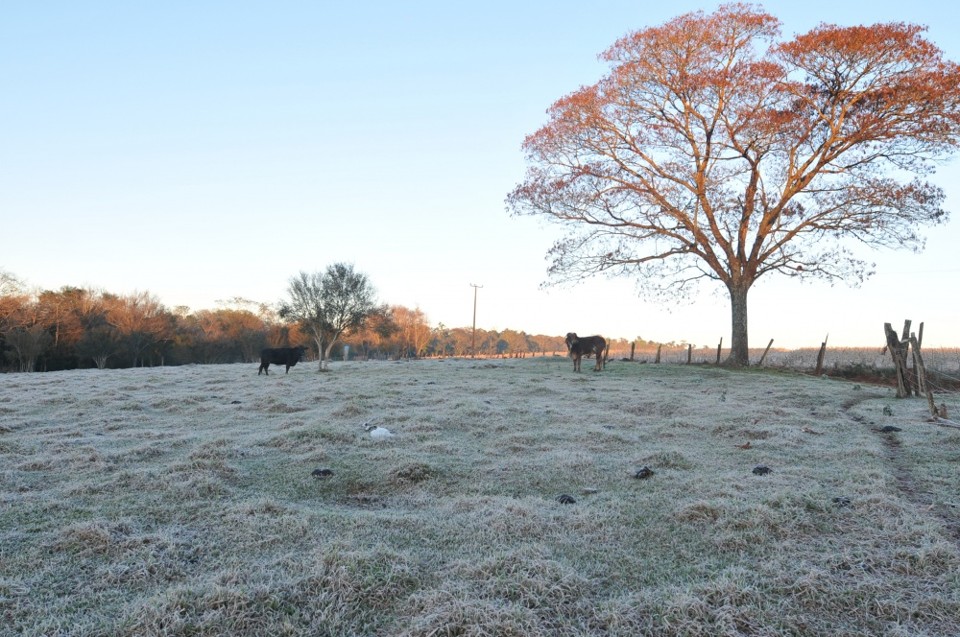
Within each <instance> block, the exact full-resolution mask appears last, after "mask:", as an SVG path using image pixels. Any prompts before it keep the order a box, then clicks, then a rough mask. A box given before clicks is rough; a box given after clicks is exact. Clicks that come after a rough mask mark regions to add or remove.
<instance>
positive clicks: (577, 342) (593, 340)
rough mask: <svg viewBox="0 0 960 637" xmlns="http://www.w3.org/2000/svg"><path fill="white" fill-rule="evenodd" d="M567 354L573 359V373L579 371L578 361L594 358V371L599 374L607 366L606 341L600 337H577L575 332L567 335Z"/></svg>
mask: <svg viewBox="0 0 960 637" xmlns="http://www.w3.org/2000/svg"><path fill="white" fill-rule="evenodd" d="M566 341H567V352H568V355H569V356H570V358H572V359H573V371H575V372H579V371H580V359H581V358H582V357H584V356H595V357H596V359H597V364H596V365H595V366H594V368H593V369H594V371H597V372H599V371H600V370H601V369H603V368H604V366H605V365H606V364H607V341H606V339H604V338H603V337H602V336H584V337H580V336H577V334H576V332H570V333H568V334H567V339H566Z"/></svg>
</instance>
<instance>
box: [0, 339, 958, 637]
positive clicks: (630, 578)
mask: <svg viewBox="0 0 960 637" xmlns="http://www.w3.org/2000/svg"><path fill="white" fill-rule="evenodd" d="M590 363H591V361H586V362H584V365H583V367H584V370H585V371H584V372H583V373H582V374H574V373H573V371H572V364H571V363H570V361H569V360H568V359H564V358H559V357H548V358H536V359H514V360H491V361H481V360H453V359H449V360H423V361H410V362H373V361H368V362H349V363H334V364H333V365H332V369H331V371H329V372H326V373H318V372H317V371H316V367H315V364H314V363H302V364H300V365H298V366H296V367H295V368H293V369H291V370H290V373H289V374H287V375H284V374H283V370H282V368H281V369H280V370H279V372H277V371H276V369H275V368H271V374H270V375H269V376H268V377H265V376H259V377H258V376H257V373H256V372H257V365H256V364H246V365H208V366H187V367H177V368H174V367H165V368H163V367H161V368H138V369H128V370H77V371H69V372H52V373H45V374H40V373H35V374H5V375H0V634H2V635H24V636H41V635H42V636H53V635H70V636H94V635H96V636H121V637H132V636H135V635H136V636H140V635H147V636H150V635H178V636H180V635H202V636H206V635H210V636H213V635H231V636H233V637H236V636H244V635H249V636H254V635H256V636H263V635H344V636H346V635H411V636H413V635H418V636H420V635H423V636H426V635H464V636H474V635H476V636H479V635H518V636H519V635H524V636H530V635H532V636H538V635H544V636H545V635H624V636H626V635H769V636H772V635H903V636H906V635H928V636H932V635H937V636H940V635H943V636H947V635H956V634H960V429H953V428H948V427H942V426H938V425H936V424H934V423H931V422H928V421H927V419H926V414H927V411H926V407H927V406H926V401H924V400H920V399H912V400H897V399H896V398H894V392H893V391H892V390H891V389H888V388H886V387H876V386H869V385H858V384H855V383H849V382H844V381H837V380H831V379H826V378H814V377H811V376H807V375H800V374H792V373H784V372H774V371H764V370H742V371H734V370H727V369H723V368H717V367H712V366H696V365H694V366H688V365H641V364H638V363H626V362H619V361H615V362H611V363H610V364H609V366H608V368H607V369H606V370H605V371H604V372H601V373H594V372H593V371H586V370H587V368H588V366H590ZM937 401H938V403H939V402H945V403H946V404H947V406H948V409H949V412H950V414H951V415H952V416H955V415H956V414H958V413H960V397H958V396H957V395H956V394H944V395H940V396H938V397H937ZM367 423H372V424H376V425H379V426H382V427H386V428H389V429H390V430H391V431H392V432H393V433H394V434H395V435H394V436H393V437H392V438H389V439H386V440H374V439H372V438H370V436H369V435H368V434H367V433H366V432H365V431H364V429H363V425H364V424H367ZM885 427H896V428H899V429H900V431H892V432H884V431H883V429H884V428H885ZM760 465H763V466H766V467H769V469H770V472H769V473H766V474H760V475H758V474H757V473H754V471H753V470H754V469H755V468H756V467H758V466H760ZM643 467H648V468H649V469H651V470H652V471H653V474H652V475H650V476H649V477H646V478H643V479H640V478H637V477H635V476H636V474H637V472H638V470H640V469H641V468H643ZM317 470H319V471H317ZM315 471H316V473H317V474H318V475H316V476H315V475H313V474H314V472H315ZM563 495H566V496H569V497H568V498H561V497H560V496H563ZM560 500H566V501H567V502H566V503H564V502H561V501H560ZM570 500H572V502H570Z"/></svg>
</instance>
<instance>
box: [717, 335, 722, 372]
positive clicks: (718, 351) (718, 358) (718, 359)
mask: <svg viewBox="0 0 960 637" xmlns="http://www.w3.org/2000/svg"><path fill="white" fill-rule="evenodd" d="M721 348H723V337H722V336H721V337H720V344H719V345H717V365H719V364H720V350H721Z"/></svg>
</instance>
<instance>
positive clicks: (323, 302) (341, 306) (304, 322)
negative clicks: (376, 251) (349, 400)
mask: <svg viewBox="0 0 960 637" xmlns="http://www.w3.org/2000/svg"><path fill="white" fill-rule="evenodd" d="M288 293H289V294H290V301H289V302H283V303H281V305H280V311H279V314H280V317H281V318H284V319H287V320H290V321H295V322H297V323H298V324H299V325H300V326H301V329H303V330H304V331H305V332H306V333H307V334H310V336H311V337H312V338H313V340H314V342H315V343H316V345H317V352H318V355H319V364H318V367H319V369H320V370H321V371H323V370H325V369H327V366H328V361H329V359H330V353H331V352H332V351H333V346H334V345H335V344H336V342H337V339H338V338H340V336H341V335H342V334H344V333H345V332H349V331H352V330H356V329H359V328H361V327H362V326H363V324H364V321H365V320H366V318H367V317H368V316H369V315H370V314H371V313H372V312H373V311H374V309H375V308H376V303H375V302H374V290H373V287H372V286H371V285H370V282H369V280H368V279H367V276H366V275H365V274H362V273H359V272H355V271H354V268H353V265H349V264H345V263H335V264H333V265H330V266H328V267H327V269H326V271H324V272H323V273H319V272H315V273H313V274H307V273H306V272H302V271H301V272H300V273H299V274H298V275H297V276H295V277H293V278H291V279H290V286H289V288H288Z"/></svg>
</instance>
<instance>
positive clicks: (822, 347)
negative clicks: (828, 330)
mask: <svg viewBox="0 0 960 637" xmlns="http://www.w3.org/2000/svg"><path fill="white" fill-rule="evenodd" d="M828 338H830V335H829V334H827V335H826V336H824V337H823V342H822V343H820V353H819V354H817V369H816V370H815V371H814V372H813V373H814V375H816V376H819V375H820V374H822V373H823V355H824V354H826V353H827V339H828Z"/></svg>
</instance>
